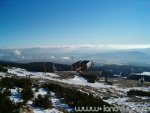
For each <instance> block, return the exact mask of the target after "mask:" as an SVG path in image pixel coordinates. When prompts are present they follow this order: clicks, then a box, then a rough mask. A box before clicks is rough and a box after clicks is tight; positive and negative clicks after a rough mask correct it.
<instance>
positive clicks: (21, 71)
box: [8, 67, 59, 77]
mask: <svg viewBox="0 0 150 113" xmlns="http://www.w3.org/2000/svg"><path fill="white" fill-rule="evenodd" d="M8 73H10V74H14V75H17V76H21V77H25V76H26V75H30V76H32V77H34V76H35V77H43V76H49V77H59V75H57V74H55V73H46V74H45V73H43V72H30V71H27V70H25V69H21V68H15V67H13V68H11V69H8Z"/></svg>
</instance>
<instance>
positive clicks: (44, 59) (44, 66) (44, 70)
mask: <svg viewBox="0 0 150 113" xmlns="http://www.w3.org/2000/svg"><path fill="white" fill-rule="evenodd" d="M44 75H45V76H46V62H45V57H44Z"/></svg>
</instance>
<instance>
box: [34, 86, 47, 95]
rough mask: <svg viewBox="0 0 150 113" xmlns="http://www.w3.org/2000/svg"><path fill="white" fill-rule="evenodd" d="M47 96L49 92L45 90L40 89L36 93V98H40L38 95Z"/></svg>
mask: <svg viewBox="0 0 150 113" xmlns="http://www.w3.org/2000/svg"><path fill="white" fill-rule="evenodd" d="M33 90H35V89H33ZM46 94H47V91H46V90H45V89H43V88H40V89H39V90H38V92H35V94H34V96H35V97H38V95H42V96H44V95H46Z"/></svg>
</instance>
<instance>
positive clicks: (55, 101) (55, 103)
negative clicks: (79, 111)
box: [51, 92, 73, 111]
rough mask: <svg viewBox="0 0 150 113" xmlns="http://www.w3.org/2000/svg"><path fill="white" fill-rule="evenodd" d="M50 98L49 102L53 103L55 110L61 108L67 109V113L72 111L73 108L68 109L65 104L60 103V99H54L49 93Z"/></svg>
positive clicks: (52, 93)
mask: <svg viewBox="0 0 150 113" xmlns="http://www.w3.org/2000/svg"><path fill="white" fill-rule="evenodd" d="M51 96H52V97H51V101H52V103H53V106H55V108H57V109H60V108H63V109H67V110H68V111H72V110H73V108H70V107H69V106H68V105H67V104H65V103H63V102H61V101H60V99H59V98H57V97H56V95H55V93H54V92H51Z"/></svg>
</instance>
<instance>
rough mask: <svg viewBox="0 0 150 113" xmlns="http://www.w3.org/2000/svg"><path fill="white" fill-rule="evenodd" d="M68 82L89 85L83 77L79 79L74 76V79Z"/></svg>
mask: <svg viewBox="0 0 150 113" xmlns="http://www.w3.org/2000/svg"><path fill="white" fill-rule="evenodd" d="M68 81H70V82H83V83H87V80H86V79H84V78H83V77H79V76H74V78H72V79H68Z"/></svg>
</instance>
